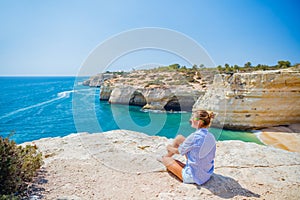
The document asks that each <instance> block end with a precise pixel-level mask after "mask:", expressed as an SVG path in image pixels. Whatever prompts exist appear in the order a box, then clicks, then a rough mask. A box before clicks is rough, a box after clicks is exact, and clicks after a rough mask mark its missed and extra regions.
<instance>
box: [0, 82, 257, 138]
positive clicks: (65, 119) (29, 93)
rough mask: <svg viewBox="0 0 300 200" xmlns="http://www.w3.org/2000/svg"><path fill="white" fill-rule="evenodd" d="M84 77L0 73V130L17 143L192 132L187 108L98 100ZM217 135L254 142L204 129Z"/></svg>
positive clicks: (244, 134)
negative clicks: (82, 135)
mask: <svg viewBox="0 0 300 200" xmlns="http://www.w3.org/2000/svg"><path fill="white" fill-rule="evenodd" d="M86 79H87V78H84V77H82V78H76V77H0V91H1V96H0V135H1V136H3V137H7V136H8V135H10V133H12V132H13V133H14V134H13V135H12V136H10V139H13V140H15V141H16V142H17V143H23V142H26V141H32V140H37V139H40V138H46V137H57V136H66V135H69V134H71V133H78V132H90V133H96V132H103V131H109V130H114V129H128V130H133V131H139V132H144V133H146V134H148V135H158V136H166V137H168V138H173V137H175V136H176V135H177V134H178V133H180V134H183V135H186V136H187V135H188V134H190V133H191V132H192V131H194V130H193V129H192V128H191V127H190V125H189V122H188V120H189V118H190V115H191V113H188V112H184V113H165V112H143V111H141V108H140V107H137V106H128V105H115V104H113V105H111V104H109V103H108V102H106V101H100V100H99V91H100V89H99V88H90V87H86V86H82V81H84V80H86ZM210 131H211V132H212V133H214V135H215V136H216V138H217V139H218V140H242V141H249V142H256V143H260V141H259V140H258V139H257V137H256V135H255V134H253V133H251V132H243V131H229V130H222V129H215V128H210Z"/></svg>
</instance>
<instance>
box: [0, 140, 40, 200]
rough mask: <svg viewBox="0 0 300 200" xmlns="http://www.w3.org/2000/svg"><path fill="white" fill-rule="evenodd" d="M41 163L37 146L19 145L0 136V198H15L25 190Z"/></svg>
mask: <svg viewBox="0 0 300 200" xmlns="http://www.w3.org/2000/svg"><path fill="white" fill-rule="evenodd" d="M41 165H42V154H41V153H39V152H38V151H37V147H36V146H30V145H27V146H26V147H22V146H18V145H17V144H16V143H15V142H14V141H10V140H9V138H3V137H1V136H0V199H13V197H14V195H20V194H21V193H22V192H23V191H25V189H26V187H27V185H28V183H29V182H30V181H32V178H33V177H34V176H35V175H36V173H37V169H39V168H40V167H41Z"/></svg>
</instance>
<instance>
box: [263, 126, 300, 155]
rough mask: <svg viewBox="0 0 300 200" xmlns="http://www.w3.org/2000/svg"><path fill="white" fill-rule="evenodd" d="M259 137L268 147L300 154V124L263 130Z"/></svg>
mask: <svg viewBox="0 0 300 200" xmlns="http://www.w3.org/2000/svg"><path fill="white" fill-rule="evenodd" d="M258 137H259V139H260V140H261V141H262V142H263V143H264V144H266V145H269V146H272V147H275V148H280V149H284V150H287V151H292V152H300V124H292V125H289V126H277V127H271V128H266V129H262V130H261V132H260V134H258Z"/></svg>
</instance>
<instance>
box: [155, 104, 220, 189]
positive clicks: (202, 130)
mask: <svg viewBox="0 0 300 200" xmlns="http://www.w3.org/2000/svg"><path fill="white" fill-rule="evenodd" d="M213 118H214V114H213V112H207V111H205V110H198V111H196V112H194V113H193V114H192V116H191V118H190V123H191V126H192V127H193V128H195V129H196V131H195V132H194V133H192V134H190V135H189V136H188V137H187V138H185V137H184V136H182V135H178V136H177V137H176V138H175V139H174V141H173V144H171V145H168V146H167V154H166V155H164V156H163V157H161V158H158V160H159V161H161V162H162V163H163V164H164V165H165V166H166V167H167V169H168V171H170V172H171V173H173V174H174V175H175V176H177V177H178V178H179V179H180V180H181V181H183V182H184V183H196V184H198V185H201V184H204V183H205V182H207V181H208V180H209V179H210V177H211V175H212V174H213V171H214V158H215V152H216V140H215V137H214V136H213V135H212V134H211V133H210V132H209V131H208V127H209V126H210V124H211V122H212V119H213ZM174 154H181V155H184V156H186V164H184V163H182V162H180V161H178V160H175V159H174V158H172V156H173V155H174Z"/></svg>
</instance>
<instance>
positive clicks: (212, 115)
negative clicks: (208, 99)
mask: <svg viewBox="0 0 300 200" xmlns="http://www.w3.org/2000/svg"><path fill="white" fill-rule="evenodd" d="M215 116H216V114H215V113H214V112H212V111H211V112H209V117H210V118H211V119H214V118H215Z"/></svg>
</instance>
